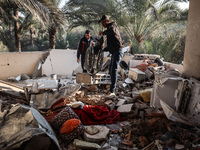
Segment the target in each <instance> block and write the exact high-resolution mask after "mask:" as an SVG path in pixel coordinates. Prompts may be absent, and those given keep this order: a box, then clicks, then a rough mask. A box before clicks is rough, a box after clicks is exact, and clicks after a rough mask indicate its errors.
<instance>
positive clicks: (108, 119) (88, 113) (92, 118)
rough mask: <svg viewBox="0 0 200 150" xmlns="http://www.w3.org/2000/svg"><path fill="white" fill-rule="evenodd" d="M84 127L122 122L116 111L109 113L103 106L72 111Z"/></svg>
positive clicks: (85, 107)
mask: <svg viewBox="0 0 200 150" xmlns="http://www.w3.org/2000/svg"><path fill="white" fill-rule="evenodd" d="M73 110H74V112H75V113H76V114H77V115H78V117H79V118H80V120H81V122H82V123H83V124H84V125H99V124H111V123H116V122H117V121H122V120H123V118H121V117H120V113H119V112H118V111H117V110H112V111H109V109H108V108H107V107H105V106H90V105H89V106H84V107H83V109H73Z"/></svg>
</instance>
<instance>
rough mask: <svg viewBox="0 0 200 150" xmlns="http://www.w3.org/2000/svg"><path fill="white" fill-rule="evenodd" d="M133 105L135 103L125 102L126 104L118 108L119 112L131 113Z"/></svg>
mask: <svg viewBox="0 0 200 150" xmlns="http://www.w3.org/2000/svg"><path fill="white" fill-rule="evenodd" d="M132 106H133V104H125V105H121V106H119V107H118V108H117V111H118V112H119V113H129V112H131V110H132Z"/></svg>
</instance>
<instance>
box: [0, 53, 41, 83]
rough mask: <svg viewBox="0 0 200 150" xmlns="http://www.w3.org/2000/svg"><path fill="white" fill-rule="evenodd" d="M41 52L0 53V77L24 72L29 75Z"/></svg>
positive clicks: (3, 78)
mask: <svg viewBox="0 0 200 150" xmlns="http://www.w3.org/2000/svg"><path fill="white" fill-rule="evenodd" d="M42 54H43V52H21V53H19V52H12V53H0V60H1V61H0V72H1V74H0V79H2V80H5V79H8V78H9V77H13V76H18V75H20V74H22V73H26V74H27V75H29V76H31V75H32V74H33V72H34V69H35V67H36V64H37V62H38V60H39V58H40V56H41V55H42Z"/></svg>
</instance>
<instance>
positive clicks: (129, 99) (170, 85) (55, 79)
mask: <svg viewBox="0 0 200 150" xmlns="http://www.w3.org/2000/svg"><path fill="white" fill-rule="evenodd" d="M109 62H110V58H109V57H108V58H106V59H105V60H104V64H103V65H104V66H103V69H102V70H103V71H105V72H99V73H97V74H96V75H94V76H91V75H90V74H87V73H76V77H75V76H65V75H62V76H61V75H60V76H59V75H57V74H55V73H53V72H51V73H50V72H49V74H48V75H49V76H46V77H40V78H36V77H37V75H38V74H39V73H38V71H39V68H41V65H42V62H41V60H40V61H39V62H38V64H37V66H36V69H35V73H34V75H33V79H30V77H29V76H28V75H26V74H21V75H20V79H18V78H16V77H12V78H10V79H12V80H14V81H17V82H12V84H11V83H9V82H5V81H1V80H0V89H1V90H0V110H1V111H0V121H2V120H4V119H5V118H6V117H8V115H7V113H9V114H10V113H11V112H14V110H19V109H18V107H16V106H15V105H14V104H16V103H20V104H26V105H30V106H33V107H35V108H36V109H37V110H36V109H32V108H33V107H30V106H23V107H26V108H30V110H28V111H27V113H26V114H25V116H24V117H23V118H19V117H17V118H16V117H15V118H14V119H12V120H10V119H9V118H7V119H8V120H5V122H6V124H4V125H5V126H6V125H9V127H5V128H6V129H8V130H6V132H4V131H3V132H1V134H0V136H1V135H3V134H4V136H3V137H2V139H3V142H4V143H3V144H4V145H3V146H5V145H7V146H8V147H9V148H10V146H12V145H13V146H14V148H17V146H20V145H22V144H25V143H26V142H25V141H27V140H25V139H24V138H23V137H25V138H26V136H27V135H28V134H26V136H24V134H22V133H23V132H24V131H25V128H24V127H23V128H24V130H22V131H20V132H18V134H17V135H16V134H15V133H14V134H13V135H15V136H12V135H8V134H11V132H10V131H12V132H14V131H15V130H16V132H17V131H18V125H17V127H16V128H14V129H15V130H13V128H12V130H11V129H9V128H10V122H12V126H13V125H15V124H16V123H19V121H16V119H18V120H19V119H20V120H21V121H20V123H22V124H20V125H24V124H23V122H25V124H26V126H27V124H32V123H34V122H35V121H36V120H37V119H36V120H35V119H34V118H35V116H34V115H31V114H32V113H33V112H36V113H37V114H39V116H40V114H42V115H43V116H44V117H45V118H46V119H47V120H48V121H50V122H51V119H55V118H57V117H56V116H57V115H58V114H59V113H60V112H62V110H63V109H64V108H65V109H66V108H70V109H71V111H72V112H73V113H74V114H76V113H78V111H82V112H83V111H86V108H88V105H93V106H96V105H98V106H104V107H103V108H105V109H106V111H105V112H103V113H105V115H107V113H108V109H109V110H110V112H109V113H110V118H117V119H119V120H118V121H119V122H117V121H115V120H112V119H111V121H110V120H109V121H110V124H105V125H102V124H99V125H94V124H95V117H96V118H97V120H98V119H99V118H100V117H101V116H100V115H98V114H96V116H95V117H92V118H93V123H91V125H87V126H85V128H84V126H83V122H84V120H82V123H81V124H80V125H79V127H81V126H82V127H83V128H82V130H81V131H82V132H81V133H82V134H79V133H80V131H79V127H77V128H76V129H74V130H73V132H72V134H73V136H74V137H73V139H75V140H74V142H73V144H72V141H68V142H69V143H70V142H71V144H69V145H68V147H67V144H68V143H67V144H66V143H64V144H63V142H62V140H63V139H62V138H60V137H59V136H58V135H61V133H57V132H55V134H56V136H58V138H57V139H54V137H55V135H54V132H53V131H51V130H50V129H49V128H48V127H47V126H50V125H49V123H48V122H45V121H44V122H45V123H44V122H43V123H44V124H45V125H44V124H42V125H41V127H42V128H43V127H45V128H46V129H48V130H46V129H45V130H44V129H42V131H45V132H47V133H46V134H47V137H45V138H41V136H40V137H39V136H38V137H34V138H33V137H32V138H31V140H30V141H29V143H28V144H27V145H26V148H29V147H34V146H37V145H34V143H35V142H38V141H43V140H44V141H45V142H44V143H43V142H42V144H40V145H38V147H37V148H35V149H38V148H40V147H41V148H46V147H47V146H48V145H51V144H52V140H50V138H51V139H53V143H54V146H55V145H57V147H59V146H60V147H61V148H62V149H69V150H75V149H76V150H79V149H99V150H111V149H127V150H129V149H131V150H133V149H135V150H136V149H143V150H146V149H199V148H200V144H199V141H200V140H199V137H200V134H199V133H200V129H199V124H200V119H199V112H200V100H199V90H200V82H199V81H198V80H195V79H185V78H182V77H181V74H180V73H179V71H180V70H181V68H180V66H176V65H173V64H168V63H166V62H164V63H163V62H162V60H161V59H160V56H157V55H146V54H145V55H144V54H136V55H134V56H133V55H126V56H124V57H123V58H122V60H121V61H120V67H119V70H118V73H119V74H118V80H117V86H116V89H115V94H116V96H113V97H109V96H108V95H109V90H110V76H109V74H108V64H109ZM172 66H173V68H172ZM54 68H56V67H54ZM176 69H178V70H179V71H177V70H176ZM77 83H78V84H77ZM79 83H80V84H79ZM60 99H61V100H62V101H60ZM17 106H18V105H17ZM20 106H21V105H20ZM68 106H69V107H68ZM105 106H106V107H107V108H108V109H107V108H106V107H105ZM80 109H82V110H80ZM8 110H10V112H8ZM93 111H94V113H96V112H98V111H99V110H93ZM75 112H76V113H75ZM111 112H112V113H111ZM119 113H120V114H119ZM33 114H34V113H33ZM81 114H83V113H81ZM81 114H79V117H80V118H81ZM10 115H11V116H12V115H13V114H10ZM22 116H23V115H22ZM27 116H28V119H27ZM58 116H59V115H58ZM63 116H64V117H66V118H67V117H68V116H70V117H72V118H74V117H73V116H71V114H65V113H64V114H63ZM75 118H76V117H75ZM80 118H78V117H77V118H76V119H80ZM24 119H25V120H24ZM40 119H41V120H42V119H44V118H43V117H42V118H40ZM66 120H67V119H66ZM13 121H14V122H13ZM37 121H39V120H37ZM112 121H114V122H112ZM0 123H2V122H0ZM56 123H58V124H59V119H58V120H55V124H56ZM36 124H37V123H36ZM1 125H2V124H1ZM46 125H47V126H46ZM41 127H40V126H39V127H37V128H41ZM59 128H60V127H59V126H58V129H59ZM3 129H4V127H3V128H2V127H1V128H0V130H3ZM28 129H29V128H28ZM30 129H32V126H31V128H30ZM7 131H9V132H7ZM48 131H50V132H51V133H50V132H48ZM31 132H32V131H31ZM38 132H39V130H38ZM38 132H37V133H38ZM72 134H71V135H69V136H70V137H71V136H72ZM17 136H18V138H16V139H15V140H21V142H20V144H18V145H15V144H12V142H13V141H14V140H13V138H14V137H17ZM48 136H49V137H50V138H49V137H48ZM11 137H12V138H11ZM62 137H65V138H67V137H68V135H62ZM8 139H9V140H8ZM26 139H28V138H26ZM56 140H58V141H59V144H58V141H57V142H56ZM0 141H1V140H0ZM6 141H7V142H6ZM5 143H6V144H5ZM38 143H39V142H38ZM1 144H2V142H0V146H1ZM0 149H2V147H0Z"/></svg>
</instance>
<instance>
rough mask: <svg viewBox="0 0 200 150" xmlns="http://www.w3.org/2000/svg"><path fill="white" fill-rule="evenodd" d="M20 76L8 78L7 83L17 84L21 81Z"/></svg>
mask: <svg viewBox="0 0 200 150" xmlns="http://www.w3.org/2000/svg"><path fill="white" fill-rule="evenodd" d="M21 78H22V76H21V75H19V76H17V77H10V78H8V80H9V81H13V82H19V81H20V80H21Z"/></svg>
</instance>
